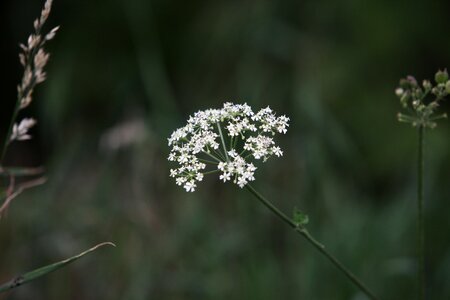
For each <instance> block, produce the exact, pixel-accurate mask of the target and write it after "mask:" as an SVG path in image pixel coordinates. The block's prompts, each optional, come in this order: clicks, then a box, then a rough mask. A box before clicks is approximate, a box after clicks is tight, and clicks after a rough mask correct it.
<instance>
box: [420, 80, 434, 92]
mask: <svg viewBox="0 0 450 300" xmlns="http://www.w3.org/2000/svg"><path fill="white" fill-rule="evenodd" d="M422 86H423V88H424V89H425V90H431V88H432V85H431V82H430V81H429V80H424V81H423V82H422Z"/></svg>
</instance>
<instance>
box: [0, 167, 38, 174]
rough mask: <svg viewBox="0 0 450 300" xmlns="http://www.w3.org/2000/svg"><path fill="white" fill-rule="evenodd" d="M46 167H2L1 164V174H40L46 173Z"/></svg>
mask: <svg viewBox="0 0 450 300" xmlns="http://www.w3.org/2000/svg"><path fill="white" fill-rule="evenodd" d="M44 171H45V169H44V168H42V167H38V168H21V167H14V168H2V167H1V166H0V176H11V175H13V176H34V175H40V174H42V173H44Z"/></svg>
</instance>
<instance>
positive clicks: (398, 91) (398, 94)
mask: <svg viewBox="0 0 450 300" xmlns="http://www.w3.org/2000/svg"><path fill="white" fill-rule="evenodd" d="M404 92H405V91H404V90H403V89H402V88H401V87H399V88H396V89H395V95H397V97H401V96H402V95H403V93H404Z"/></svg>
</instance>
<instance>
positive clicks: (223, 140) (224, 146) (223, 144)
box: [217, 123, 229, 161]
mask: <svg viewBox="0 0 450 300" xmlns="http://www.w3.org/2000/svg"><path fill="white" fill-rule="evenodd" d="M217 129H218V130H219V134H220V139H221V140H222V146H223V152H225V157H226V159H227V161H229V158H228V153H227V146H226V145H225V139H224V138H223V134H222V128H220V124H219V123H217Z"/></svg>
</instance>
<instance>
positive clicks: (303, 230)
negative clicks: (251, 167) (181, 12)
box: [246, 184, 378, 300]
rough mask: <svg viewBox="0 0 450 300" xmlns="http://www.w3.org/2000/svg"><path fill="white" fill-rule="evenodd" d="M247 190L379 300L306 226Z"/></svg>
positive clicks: (372, 297)
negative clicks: (297, 222) (300, 224)
mask: <svg viewBox="0 0 450 300" xmlns="http://www.w3.org/2000/svg"><path fill="white" fill-rule="evenodd" d="M246 188H247V190H248V191H249V192H250V193H251V194H252V195H253V196H255V197H256V198H257V199H258V200H259V201H260V202H261V203H262V204H263V205H264V206H266V207H267V208H268V209H269V210H270V211H272V212H273V213H274V214H275V215H276V216H277V217H279V218H280V219H281V220H282V221H284V222H285V223H286V224H288V225H289V226H290V227H292V228H293V229H294V230H295V231H296V232H297V233H299V234H301V235H302V236H303V237H304V238H306V240H307V241H308V242H310V243H311V244H312V245H313V246H314V247H315V248H316V249H317V250H318V251H319V252H320V253H322V254H323V255H324V256H325V257H326V258H328V260H329V261H330V262H331V263H332V264H333V265H334V266H335V267H336V268H338V269H339V271H341V272H342V273H343V274H344V275H345V276H346V277H347V278H348V279H349V280H350V281H351V282H352V283H353V284H354V285H356V286H357V287H358V288H359V289H360V290H361V291H362V292H363V293H364V294H365V295H366V296H367V297H369V299H371V300H378V298H377V297H375V295H374V294H373V293H372V292H371V291H370V290H369V289H368V288H367V287H366V286H365V285H364V284H363V283H362V282H361V281H360V280H359V279H358V278H357V277H356V276H355V275H354V274H353V273H352V272H351V271H350V270H348V269H347V268H346V267H345V266H344V265H343V264H342V263H341V262H340V261H338V260H337V259H336V258H335V257H334V256H333V255H332V254H331V253H329V252H328V251H327V250H326V249H325V247H324V246H323V245H322V244H321V243H319V242H318V241H317V240H316V239H315V238H314V237H313V236H312V235H311V234H310V233H309V232H308V230H307V229H306V228H305V227H304V226H298V224H296V223H295V222H294V221H293V220H292V219H291V218H289V217H288V216H287V215H286V214H284V213H283V212H282V211H281V210H279V209H278V208H277V207H275V206H274V205H273V204H272V203H271V202H270V201H268V200H267V199H266V198H265V197H264V196H262V195H261V194H259V193H258V192H257V191H256V190H255V189H254V188H253V187H252V186H251V185H250V184H247V185H246Z"/></svg>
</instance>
